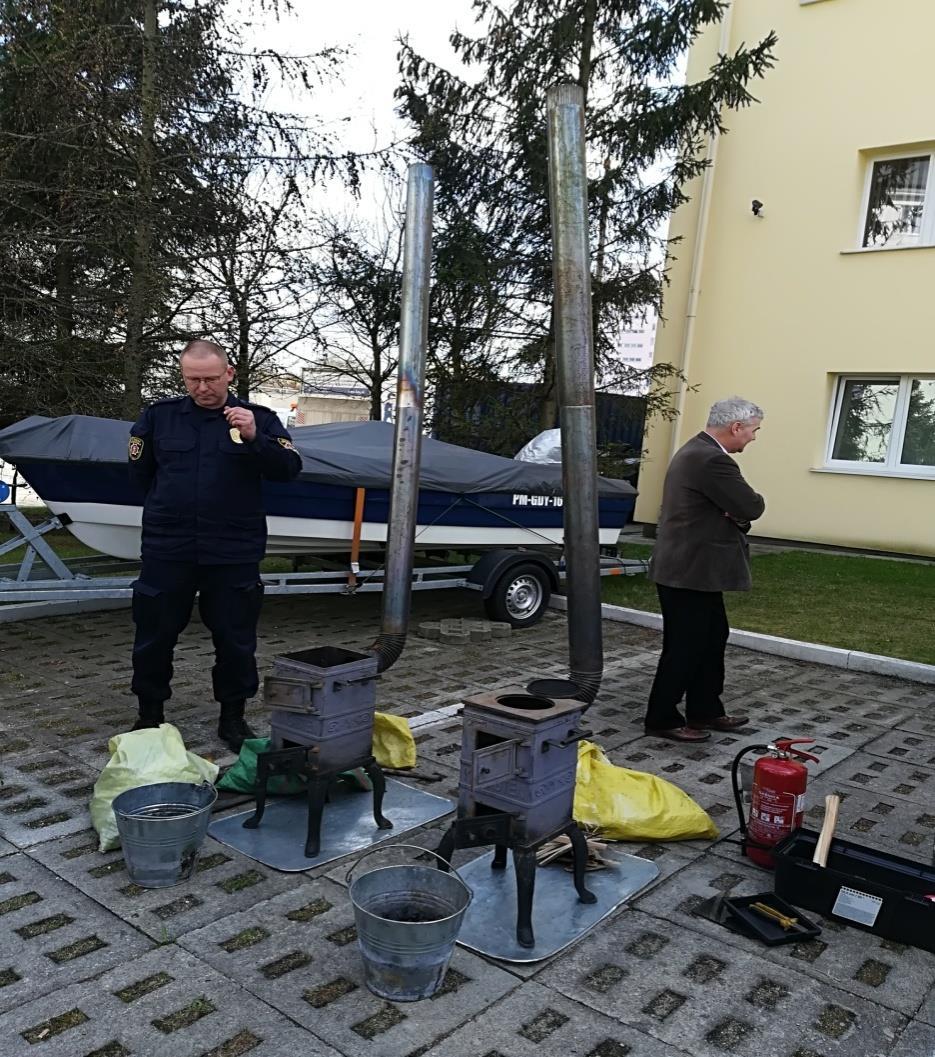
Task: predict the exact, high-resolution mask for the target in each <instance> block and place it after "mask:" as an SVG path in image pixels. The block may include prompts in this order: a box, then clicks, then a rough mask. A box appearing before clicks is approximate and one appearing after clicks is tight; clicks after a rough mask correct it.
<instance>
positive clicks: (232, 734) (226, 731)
mask: <svg viewBox="0 0 935 1057" xmlns="http://www.w3.org/2000/svg"><path fill="white" fill-rule="evenodd" d="M218 737H219V738H220V739H221V741H223V742H224V744H225V745H226V746H227V747H228V748H229V749H230V750H231V752H233V753H235V754H236V755H240V748H241V746H242V745H243V743H244V742H245V741H246V740H247V738H255V737H256V733H255V732H254V731H253V730H251V729H250V726H249V724H248V723H247V721H246V720H245V719H244V718H243V716H230V717H227V716H221V719H220V722H219V723H218Z"/></svg>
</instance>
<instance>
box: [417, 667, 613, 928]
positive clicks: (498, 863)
mask: <svg viewBox="0 0 935 1057" xmlns="http://www.w3.org/2000/svg"><path fill="white" fill-rule="evenodd" d="M584 707H585V706H584V704H583V703H582V702H581V701H573V700H570V699H563V698H559V699H552V698H548V697H544V696H541V695H537V694H530V693H527V691H526V690H524V689H522V688H519V687H516V688H513V687H511V688H508V689H506V690H500V691H497V692H495V693H485V694H478V695H476V696H475V697H469V698H466V699H465V702H464V712H463V721H464V732H463V735H462V741H461V785H460V792H459V798H458V817H457V819H456V820H455V822H454V823H453V825H452V826H451V828H450V829H449V830H448V832H447V833H446V834H445V836H444V838H443V839H442V842H441V844H440V845H439V847H438V854H439V855H440V856H441V858H442V859H444V860H445V862H447V863H450V862H451V857H452V855H453V854H454V851H455V849H456V848H469V847H470V848H473V847H479V846H484V845H488V844H492V845H494V848H495V851H494V857H493V862H492V867H493V868H494V869H503V868H504V867H505V866H506V852H507V848H510V849H512V852H513V865H514V869H515V871H516V902H517V915H516V939H517V942H518V943H519V944H520V945H521V946H523V947H533V946H535V938H534V936H533V930H532V901H533V895H534V892H535V883H536V851H537V849H538V848H539V846H540V845H542V844H544V843H545V842H546V841H549V840H553V839H554V838H555V837H557V836H558V835H559V834H562V833H564V834H567V836H568V837H569V839H570V840H571V843H572V849H573V851H574V870H573V874H572V878H573V881H574V885H575V888H576V890H577V892H578V898H579V899H580V901H581V902H582V903H593V902H595V896H594V895H593V894H592V893H591V892H589V891H588V890H587V888H585V885H584V869H585V862H586V860H587V845H586V843H585V839H584V835H583V834H582V833H581V831H580V830H579V829H578V826H577V825H576V823H575V822H574V820H573V818H572V804H573V801H574V798H575V774H576V772H577V766H578V744H577V743H578V742H579V741H580V740H581V739H582V738H585V737H587V736H588V732H586V731H581V730H579V729H578V723H579V721H580V719H581V713H582V711H583V709H584Z"/></svg>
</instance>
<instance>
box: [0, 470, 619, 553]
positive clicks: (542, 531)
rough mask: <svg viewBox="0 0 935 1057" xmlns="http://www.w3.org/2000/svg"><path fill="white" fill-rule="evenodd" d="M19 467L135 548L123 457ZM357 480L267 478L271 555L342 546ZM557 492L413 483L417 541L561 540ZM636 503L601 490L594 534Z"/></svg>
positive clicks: (118, 548)
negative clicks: (429, 487) (466, 490)
mask: <svg viewBox="0 0 935 1057" xmlns="http://www.w3.org/2000/svg"><path fill="white" fill-rule="evenodd" d="M17 468H18V470H19V472H20V474H21V475H22V476H23V477H24V478H25V479H26V481H27V482H28V483H29V485H30V486H31V487H32V488H33V489H34V490H35V491H36V492H37V493H38V494H39V495H40V496H41V497H42V499H43V501H44V502H45V504H46V505H47V506H48V508H49V509H50V510H51V511H52V513H54V514H56V515H59V516H61V515H67V517H68V519H69V523H68V528H69V530H70V531H71V533H72V534H73V535H74V536H75V537H76V538H77V539H78V540H80V541H81V542H82V543H84V544H85V545H86V546H88V547H90V548H92V549H93V550H96V551H99V552H101V553H102V554H109V555H112V556H113V557H115V558H127V559H137V558H139V555H140V525H141V520H142V513H143V511H142V496H141V495H138V494H135V492H134V489H133V488H132V486H131V484H130V482H129V479H128V475H127V471H126V466H125V465H115V464H112V463H80V462H65V461H62V462H57V461H55V460H25V461H21V462H20V463H19V464H18V467H17ZM356 492H357V490H356V489H354V488H351V487H347V486H344V485H332V484H319V483H316V482H310V481H301V480H298V481H290V482H288V483H280V482H266V483H265V484H264V503H265V507H266V510H267V518H266V523H267V530H268V539H267V547H266V553H267V555H270V556H276V555H281V556H287V555H295V554H323V555H325V554H329V553H339V552H347V551H348V550H350V547H351V540H352V538H353V532H354V507H355V501H356ZM562 506H563V504H562V498H561V497H560V496H536V495H520V494H509V493H500V492H492V493H477V494H466V495H458V494H455V493H452V492H430V491H426V490H422V491H420V493H419V506H418V514H417V528H416V539H415V549H416V550H417V551H452V550H453V551H483V550H491V549H496V548H501V547H503V548H550V549H554V548H555V547H560V546H561V545H562V540H563V525H562V520H563V519H562ZM632 510H633V497H631V496H624V497H621V498H614V499H601V500H600V544H601V546H602V547H611V546H613V545H614V544H615V543H616V542H617V538H618V536H619V534H620V530H621V529H622V528H623V526H624V525H625V524H626V522H627V520H628V519H629V517H630V515H631V514H632ZM388 518H389V492H388V491H387V490H386V489H380V488H376V489H368V490H367V491H366V493H365V501H364V516H363V521H362V524H361V530H360V549H361V551H362V552H366V551H380V550H383V548H384V547H385V544H386V533H387V520H388Z"/></svg>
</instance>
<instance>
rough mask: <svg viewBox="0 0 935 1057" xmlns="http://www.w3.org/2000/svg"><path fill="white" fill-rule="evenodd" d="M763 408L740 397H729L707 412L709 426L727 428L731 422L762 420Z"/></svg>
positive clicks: (712, 406) (713, 405) (719, 401)
mask: <svg viewBox="0 0 935 1057" xmlns="http://www.w3.org/2000/svg"><path fill="white" fill-rule="evenodd" d="M763 417H764V414H763V408H761V407H758V406H757V405H756V404H754V403H753V401H752V400H744V398H743V397H742V396H730V397H728V398H727V399H726V400H718V402H717V403H716V404H712V405H711V410H710V411H709V412H708V425H709V426H729V425H730V424H731V422H749V421H750V419H751V418H763Z"/></svg>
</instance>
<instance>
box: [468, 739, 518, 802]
mask: <svg viewBox="0 0 935 1057" xmlns="http://www.w3.org/2000/svg"><path fill="white" fill-rule="evenodd" d="M517 745H518V743H517V742H515V741H501V742H498V743H497V744H496V745H490V746H488V747H487V748H486V749H475V750H474V756H473V764H474V775H473V783H474V786H473V787H474V791H475V792H476V791H477V790H478V789H489V788H490V787H491V786H493V785H499V784H500V782H505V781H507V780H508V779H510V778H512V777H513V775H514V774H515V773H516V748H517Z"/></svg>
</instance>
